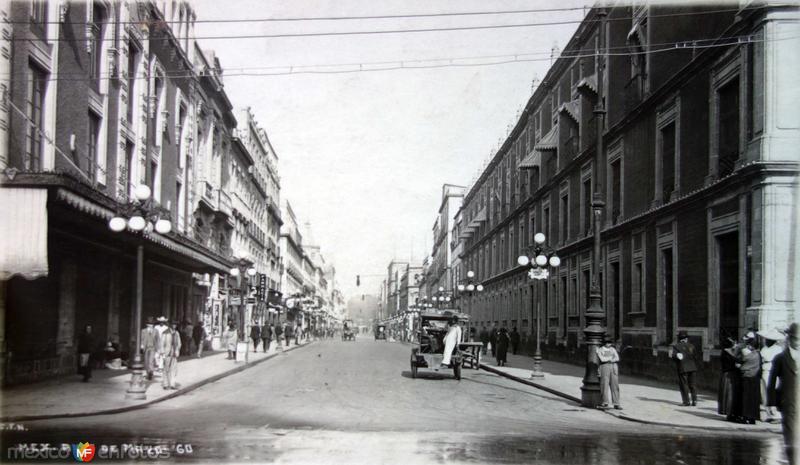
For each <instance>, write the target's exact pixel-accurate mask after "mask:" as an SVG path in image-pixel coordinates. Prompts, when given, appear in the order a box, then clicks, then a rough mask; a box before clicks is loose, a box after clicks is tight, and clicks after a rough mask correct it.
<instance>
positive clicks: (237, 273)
mask: <svg viewBox="0 0 800 465" xmlns="http://www.w3.org/2000/svg"><path fill="white" fill-rule="evenodd" d="M256 273H257V271H256V269H255V268H254V267H253V266H251V264H250V262H249V261H247V260H245V259H244V258H240V259H239V263H237V264H236V266H234V267H233V268H231V269H230V274H231V276H233V277H235V278H237V279H238V280H239V292H240V295H239V312H238V314H239V318H238V319H239V321H238V323H239V324H238V325H237V326H239V342H245V343H246V342H247V336H246V335H245V334H244V329H245V324H244V321H245V306H246V304H247V294H248V289H247V282H246V281H245V279H244V275H247V278H248V280H252V279H253V278H254V277H255V275H256ZM237 351H238V347H237Z"/></svg>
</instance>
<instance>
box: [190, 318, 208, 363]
mask: <svg viewBox="0 0 800 465" xmlns="http://www.w3.org/2000/svg"><path fill="white" fill-rule="evenodd" d="M192 339H193V340H194V345H195V347H197V353H196V355H197V358H200V357H202V356H203V344H204V343H205V340H206V329H205V328H204V327H203V322H202V321H198V322H197V324H196V325H194V328H193V329H192Z"/></svg>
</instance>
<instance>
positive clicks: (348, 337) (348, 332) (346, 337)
mask: <svg viewBox="0 0 800 465" xmlns="http://www.w3.org/2000/svg"><path fill="white" fill-rule="evenodd" d="M342 340H343V341H355V340H356V333H355V331H354V330H353V320H344V322H343V323H342Z"/></svg>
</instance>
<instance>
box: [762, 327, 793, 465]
mask: <svg viewBox="0 0 800 465" xmlns="http://www.w3.org/2000/svg"><path fill="white" fill-rule="evenodd" d="M798 362H800V335H798V331H797V323H792V324H791V325H790V326H789V330H788V331H787V334H786V349H784V350H783V352H781V353H779V354H778V355H776V356H775V358H774V359H772V370H771V371H770V374H769V384H768V387H767V404H768V405H770V406H775V407H778V410H780V412H781V416H782V417H783V440H784V446H785V447H786V456H787V457H789V463H790V464H796V463H798V459H799V457H798V455H800V454H798V452H800V450H798V449H797V448H796V445H797V441H798V440H799V438H798V436H800V430H798V429H797V397H798V392H800V386H798V385H797V368H798Z"/></svg>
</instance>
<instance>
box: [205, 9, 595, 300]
mask: <svg viewBox="0 0 800 465" xmlns="http://www.w3.org/2000/svg"><path fill="white" fill-rule="evenodd" d="M193 4H194V7H195V11H196V13H197V19H198V23H197V24H196V30H195V32H196V36H197V37H198V40H199V42H200V46H201V47H203V48H204V49H213V50H214V51H215V52H216V54H217V56H218V58H219V59H220V62H221V65H222V67H223V69H224V70H225V75H224V84H225V90H226V92H227V93H228V96H229V98H230V99H231V101H232V102H233V104H234V106H235V107H237V108H238V107H245V106H250V107H251V108H252V111H253V112H254V114H255V116H256V118H257V120H258V122H259V124H260V125H261V127H263V128H264V129H265V130H266V132H267V134H268V137H269V139H270V142H271V143H272V146H273V148H274V149H275V151H276V153H277V155H278V159H279V168H278V169H279V172H280V175H281V198H282V199H288V200H289V202H290V203H291V205H292V208H293V209H294V211H295V213H296V214H297V216H298V219H299V221H300V222H301V224H302V223H305V222H309V223H310V226H311V229H312V231H313V237H314V239H315V241H316V242H318V245H320V246H321V249H322V254H323V255H324V256H325V259H326V261H327V262H328V263H332V264H333V265H334V266H335V267H336V281H337V282H338V284H339V287H340V289H341V290H342V291H343V292H344V294H345V296H346V297H353V296H356V295H359V294H370V293H373V294H377V293H378V292H379V289H380V284H381V281H382V279H383V278H385V277H386V274H387V266H388V264H389V262H390V261H391V260H392V259H398V260H411V261H413V262H416V263H421V262H422V260H423V259H424V258H425V256H426V255H430V253H431V247H432V235H433V231H432V229H433V224H434V221H435V220H436V217H437V215H438V209H439V205H440V202H441V190H442V184H444V183H450V184H456V185H463V186H467V187H469V186H470V185H471V184H472V182H473V181H474V178H475V177H476V176H477V175H478V174H479V173H480V171H481V169H482V167H483V164H484V163H485V162H486V161H487V159H488V158H490V156H491V155H493V154H494V153H495V152H496V150H497V148H498V147H499V144H500V143H501V142H502V141H503V140H504V139H505V137H506V136H507V134H508V131H509V128H510V127H511V125H513V124H514V123H515V122H516V120H517V116H518V113H519V111H521V109H522V108H523V106H524V104H525V103H526V102H527V100H528V98H529V97H530V95H531V93H532V92H531V90H532V84H533V80H534V79H536V78H538V79H541V78H543V77H544V76H545V74H546V73H547V69H548V68H549V67H550V64H551V63H550V52H551V49H552V48H553V47H554V46H557V47H559V48H563V47H564V46H565V45H566V43H567V42H568V40H569V39H570V37H571V36H572V34H573V33H574V31H575V30H576V29H577V26H578V24H577V21H580V20H581V19H582V18H583V16H584V14H585V11H584V10H583V8H582V7H584V6H586V5H590V4H591V2H590V1H585V0H558V1H550V0H542V1H535V2H534V1H530V0H528V1H522V0H517V1H512V0H508V1H486V0H480V1H478V0H460V1H435V2H431V1H413V0H394V1H388V0H387V1H384V0H381V1H375V0H338V1H334V0H327V1H326V0H293V1H274V0H260V1H258V0H226V1H224V2H222V1H218V0H195V1H193ZM570 7H576V8H581V9H578V10H573V11H559V12H535V13H514V14H495V15H468V16H438V17H422V18H384V19H358V20H335V21H331V20H328V21H323V20H314V21H309V20H303V21H282V22H275V21H256V22H247V23H243V22H227V23H225V22H202V21H209V20H221V19H245V18H246V19H266V18H309V17H314V18H319V17H342V16H385V15H408V14H432V13H453V12H485V11H508V10H520V9H524V10H531V9H552V8H570ZM586 11H588V8H587V9H586ZM557 21H559V22H564V21H576V23H572V24H562V25H549V26H527V27H514V28H492V29H472V30H458V31H436V32H415V33H409V32H406V33H392V34H361V35H335V36H304V37H268V38H265V37H256V38H242V37H241V36H243V35H256V36H263V35H285V34H298V33H302V34H306V33H318V32H334V31H339V32H341V31H376V30H398V29H399V30H402V29H406V30H407V29H431V28H455V27H464V26H487V25H507V24H520V23H525V24H528V23H542V22H557ZM211 36H228V37H230V36H236V38H227V39H208V38H207V37H211ZM530 54H534V55H530ZM515 55H516V57H514V56H515ZM476 57H477V58H476ZM487 57H490V58H487ZM421 60H427V61H421ZM430 60H441V61H430ZM520 60H530V61H520ZM501 61H510V63H505V64H493V65H485V66H463V65H465V64H476V63H487V62H501ZM376 63H380V64H376ZM329 65H340V66H329ZM341 65H346V66H341ZM432 65H437V66H438V67H431V66H432ZM441 65H449V66H441ZM453 65H457V66H453ZM412 66H417V67H419V66H427V67H428V68H425V69H409V67H412ZM376 68H395V69H389V70H380V71H376V70H375V69H376ZM396 68H401V69H396ZM353 70H360V71H358V72H338V73H332V72H331V71H353ZM298 71H304V72H308V71H313V73H298ZM320 71H324V73H320ZM265 74H273V75H271V76H266V75H265ZM356 275H361V286H360V287H356Z"/></svg>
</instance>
